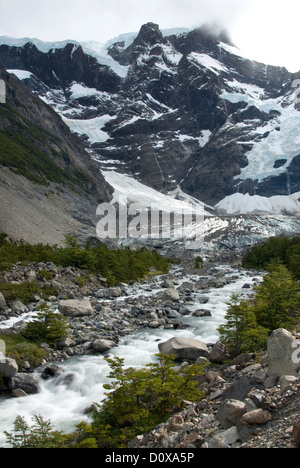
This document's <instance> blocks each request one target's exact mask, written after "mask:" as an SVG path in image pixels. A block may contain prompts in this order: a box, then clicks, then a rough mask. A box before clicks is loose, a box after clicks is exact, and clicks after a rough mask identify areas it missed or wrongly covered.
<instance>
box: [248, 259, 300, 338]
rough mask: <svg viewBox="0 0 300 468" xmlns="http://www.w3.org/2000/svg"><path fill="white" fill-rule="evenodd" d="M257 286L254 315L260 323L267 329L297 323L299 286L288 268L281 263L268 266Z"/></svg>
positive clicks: (287, 326)
mask: <svg viewBox="0 0 300 468" xmlns="http://www.w3.org/2000/svg"><path fill="white" fill-rule="evenodd" d="M269 268H270V273H269V274H268V275H266V276H265V278H264V281H263V283H262V285H261V286H259V287H258V288H257V295H256V308H255V309H256V317H257V321H258V323H259V324H260V325H262V326H264V327H266V328H268V329H269V330H276V329H277V328H291V327H293V326H295V324H296V323H297V319H298V316H297V314H296V311H297V306H298V305H299V288H298V284H297V283H296V281H294V279H293V277H292V274H291V273H290V272H289V270H288V269H287V268H286V267H285V266H284V265H281V264H277V265H275V266H274V265H272V266H270V267H269Z"/></svg>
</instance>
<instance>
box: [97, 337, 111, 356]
mask: <svg viewBox="0 0 300 468" xmlns="http://www.w3.org/2000/svg"><path fill="white" fill-rule="evenodd" d="M114 346H116V345H115V342H114V341H111V340H106V339H104V338H99V339H96V340H95V341H93V344H92V347H93V349H94V350H95V351H97V352H98V353H105V351H108V350H109V349H111V348H113V347H114Z"/></svg>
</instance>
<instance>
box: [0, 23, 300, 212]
mask: <svg viewBox="0 0 300 468" xmlns="http://www.w3.org/2000/svg"><path fill="white" fill-rule="evenodd" d="M6 42H8V41H6ZM107 53H108V56H106V59H105V60H102V59H103V57H102V58H99V57H100V55H99V53H98V52H97V53H95V51H94V52H93V51H92V50H91V48H90V49H88V48H87V46H84V45H83V46H80V45H78V44H77V43H76V44H75V43H74V44H71V43H70V44H67V45H65V46H64V47H62V48H57V49H53V48H52V49H50V50H49V51H48V52H45V51H44V52H42V51H40V50H39V49H38V48H37V47H36V46H35V45H33V44H31V43H27V44H25V45H23V46H18V47H16V46H12V45H7V44H3V45H1V46H0V64H1V65H2V66H3V67H5V68H7V69H9V70H14V71H15V73H17V74H18V73H19V74H20V72H18V71H16V69H17V70H26V71H27V72H28V73H27V74H25V75H24V73H23V75H22V78H23V80H24V83H25V84H26V85H27V86H29V87H30V88H31V89H32V90H33V91H34V92H36V93H37V94H39V96H40V97H42V99H44V100H46V102H47V103H48V104H50V105H51V106H52V107H53V108H54V109H55V110H56V111H57V112H58V113H60V114H61V116H62V117H63V119H64V121H65V123H66V124H67V125H68V126H69V127H70V129H71V130H72V131H73V132H75V133H78V134H79V135H80V136H81V139H82V141H83V142H84V144H85V147H86V148H87V149H88V150H89V152H90V153H91V154H92V156H93V158H94V159H96V160H97V161H98V162H99V164H100V167H101V168H102V169H105V170H109V169H114V170H117V171H118V172H120V173H126V174H130V175H132V176H133V177H134V178H135V179H138V180H139V181H141V182H142V183H144V184H146V185H148V186H151V187H153V188H155V189H157V190H158V191H161V192H164V193H166V192H169V191H171V190H174V189H175V188H176V187H177V186H178V185H179V184H180V185H181V188H182V190H183V191H185V192H186V193H188V194H190V195H192V196H194V197H196V198H198V199H199V200H201V201H202V202H204V203H207V204H209V205H213V206H214V205H217V204H219V203H221V204H222V202H224V200H225V201H227V200H228V197H229V200H231V198H230V197H232V196H236V194H239V196H240V197H243V196H244V195H245V194H248V195H250V196H251V197H253V196H255V195H256V196H260V197H267V198H270V197H273V196H283V197H290V196H291V195H294V194H297V193H298V192H300V179H299V161H300V159H299V156H300V142H299V141H298V140H297V132H298V130H299V121H300V119H299V117H300V114H299V113H298V110H297V108H296V107H297V106H295V102H296V90H295V88H293V87H292V84H293V80H294V79H295V78H296V76H295V75H292V74H291V73H289V72H288V71H287V70H286V69H285V68H280V67H274V66H268V65H265V64H261V63H257V62H254V61H252V60H248V59H245V58H244V57H242V56H241V54H240V52H239V51H238V50H237V49H236V48H235V47H234V46H233V45H232V44H231V42H230V40H229V38H228V36H227V35H226V33H218V34H215V33H211V32H210V31H209V30H208V29H207V28H204V27H203V28H200V29H197V30H194V31H190V32H186V33H180V34H173V35H167V36H166V35H165V34H163V33H162V32H161V31H160V29H159V26H158V25H156V24H154V23H148V24H146V25H143V26H142V28H141V30H140V32H139V33H138V34H137V35H136V37H135V38H134V39H133V40H132V41H131V42H130V43H128V42H127V41H126V40H120V41H118V40H116V42H115V43H114V44H111V45H110V46H109V47H108V49H107ZM91 55H93V57H92V56H91ZM96 57H97V58H96ZM108 59H109V60H110V61H111V62H110V63H111V64H113V65H111V66H110V67H109V66H108V65H104V62H106V63H108V62H109V61H108ZM120 70H121V72H120ZM298 198H299V197H298ZM298 198H297V197H296V198H295V200H294V199H293V202H294V204H296V205H297V203H299V202H298ZM235 200H236V198H235ZM237 201H238V202H240V201H241V198H239V199H238V200H237ZM296 205H295V206H296ZM222 206H223V209H224V206H226V203H225V204H224V203H223V205H222ZM296 210H297V207H296ZM236 211H237V212H238V213H240V212H241V208H240V206H239V203H237V207H236Z"/></svg>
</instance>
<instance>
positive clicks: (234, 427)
mask: <svg viewBox="0 0 300 468" xmlns="http://www.w3.org/2000/svg"><path fill="white" fill-rule="evenodd" d="M274 337H275V338H276V340H275V341H276V343H277V347H276V349H277V351H276V352H277V353H278V350H279V349H280V348H281V350H282V351H281V353H282V355H281V356H280V353H279V354H277V356H278V359H279V358H280V360H281V361H284V360H286V361H288V360H289V358H290V357H289V355H286V354H285V353H286V352H289V350H290V347H289V346H287V343H290V342H291V341H292V340H291V336H290V334H289V332H287V331H286V330H282V329H280V330H276V331H275V332H274V334H273V336H271V338H270V346H269V348H268V353H261V355H260V359H261V363H257V356H253V355H252V356H251V355H247V356H246V355H241V356H238V358H237V359H235V363H234V364H222V365H220V366H216V365H214V366H211V367H210V366H208V367H207V368H205V370H204V375H202V376H197V380H198V381H199V385H200V389H201V390H202V391H203V392H204V394H205V397H204V398H203V400H201V401H199V402H197V403H189V402H187V403H186V404H187V407H186V409H185V410H184V411H181V412H180V413H177V414H175V415H173V416H171V417H170V419H169V420H168V421H167V422H166V423H165V424H160V425H159V426H157V427H156V428H155V429H154V430H153V431H151V432H150V433H148V434H146V435H144V436H142V435H141V436H139V437H137V438H136V439H135V440H134V441H132V442H131V444H130V446H131V447H132V448H148V449H149V448H165V449H166V448H168V449H187V448H190V449H195V448H295V447H299V446H300V423H299V421H300V379H299V378H296V377H293V378H291V376H283V378H282V379H281V384H280V385H278V383H279V380H278V374H276V375H277V378H275V379H273V378H272V379H270V375H272V374H271V373H272V372H274V368H275V367H274V359H275V354H272V352H271V353H270V350H273V349H274V348H273V344H272V343H274ZM280 337H281V338H280ZM293 349H294V348H293ZM269 358H270V362H269ZM279 369H280V367H279ZM277 370H278V369H277ZM284 370H285V371H286V370H287V368H285V369H284ZM290 370H291V369H290ZM270 382H273V384H272V385H271V383H270Z"/></svg>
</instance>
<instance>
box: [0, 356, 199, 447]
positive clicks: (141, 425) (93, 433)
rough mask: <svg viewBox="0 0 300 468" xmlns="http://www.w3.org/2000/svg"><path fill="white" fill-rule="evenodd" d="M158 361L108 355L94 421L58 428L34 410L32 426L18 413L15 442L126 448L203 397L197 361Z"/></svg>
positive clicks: (19, 444) (10, 437) (11, 439)
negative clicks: (132, 362)
mask: <svg viewBox="0 0 300 468" xmlns="http://www.w3.org/2000/svg"><path fill="white" fill-rule="evenodd" d="M157 356H158V362H157V363H152V364H149V365H147V366H146V367H144V368H142V369H133V368H125V366H124V360H123V359H120V358H118V357H115V358H113V359H110V358H107V359H106V360H107V362H108V363H109V365H110V368H111V373H110V374H109V377H110V378H111V380H112V382H111V384H107V385H106V386H105V388H106V389H107V390H109V392H108V393H107V394H106V399H105V400H104V401H103V402H102V405H101V406H99V407H98V409H95V410H93V411H92V413H91V416H92V423H91V424H90V425H88V424H87V423H85V422H82V423H80V424H78V425H77V429H76V431H75V432H74V433H73V434H69V435H66V434H63V433H62V432H58V431H55V430H53V428H52V424H51V422H50V421H45V420H43V418H42V417H41V416H35V418H34V424H33V426H32V427H30V426H29V425H28V423H27V422H26V421H25V420H24V418H22V417H20V416H18V417H17V418H16V420H15V425H14V431H13V432H12V433H8V432H6V433H5V434H6V437H7V441H8V442H9V443H10V444H11V445H12V447H13V448H127V447H128V443H129V442H130V441H131V440H132V439H134V438H135V437H136V436H137V435H139V434H144V433H146V432H148V431H151V430H152V429H154V428H155V427H156V426H157V424H160V423H162V422H165V421H167V419H169V417H170V416H171V415H172V414H174V413H175V412H178V411H180V410H181V409H183V407H184V406H185V401H186V400H188V401H192V402H199V401H200V400H201V399H202V398H203V397H204V393H203V392H201V391H200V389H199V384H198V382H197V380H196V379H195V376H199V375H201V374H202V373H203V372H202V369H201V367H200V366H198V365H192V366H187V367H186V368H184V369H183V370H182V371H181V372H179V371H177V370H176V369H175V366H176V365H175V363H174V362H173V358H172V357H171V356H167V355H163V354H158V355H157Z"/></svg>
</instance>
